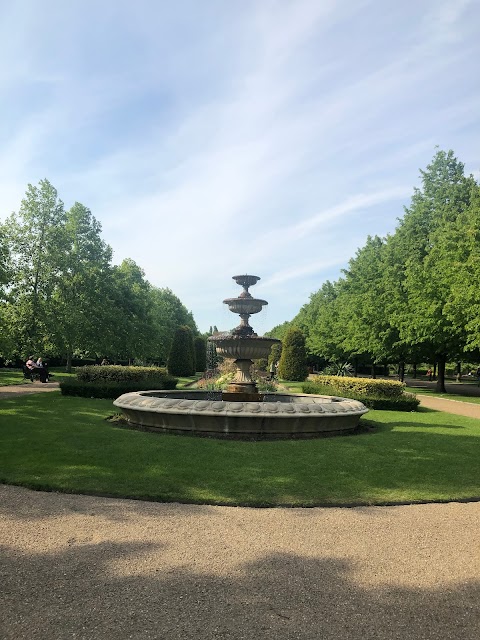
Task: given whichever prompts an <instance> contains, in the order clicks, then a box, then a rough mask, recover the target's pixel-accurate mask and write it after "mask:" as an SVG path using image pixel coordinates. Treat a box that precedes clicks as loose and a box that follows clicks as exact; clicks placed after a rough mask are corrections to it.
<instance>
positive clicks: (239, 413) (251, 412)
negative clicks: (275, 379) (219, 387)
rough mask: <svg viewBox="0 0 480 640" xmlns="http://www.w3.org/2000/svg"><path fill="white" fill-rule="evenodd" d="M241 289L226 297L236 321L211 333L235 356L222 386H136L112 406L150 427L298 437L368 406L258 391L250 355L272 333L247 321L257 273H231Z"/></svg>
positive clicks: (325, 429) (336, 428) (345, 422)
mask: <svg viewBox="0 0 480 640" xmlns="http://www.w3.org/2000/svg"><path fill="white" fill-rule="evenodd" d="M233 279H234V280H235V281H236V282H237V283H238V284H239V285H241V286H243V291H242V293H241V294H240V295H239V296H238V297H237V298H227V299H226V300H224V303H225V304H227V305H228V308H229V309H230V311H233V312H234V313H238V314H239V315H240V318H241V322H240V325H239V326H238V327H236V328H235V329H233V330H232V331H231V332H229V333H224V334H218V335H215V336H211V337H210V338H209V340H212V341H213V342H215V345H216V350H217V353H218V354H219V355H222V356H224V357H226V358H234V359H235V364H236V367H237V371H236V374H235V378H234V379H233V381H232V383H231V384H230V385H229V386H228V387H227V389H226V391H223V392H222V391H218V392H215V391H214V392H212V391H137V392H132V393H125V394H124V395H122V396H120V397H119V398H117V399H116V400H115V402H114V403H113V404H114V405H115V406H117V407H119V408H120V409H122V413H123V415H124V416H125V418H126V419H127V421H128V422H129V423H130V425H131V426H132V427H136V428H139V429H146V430H149V431H161V432H174V433H193V434H200V435H210V436H215V437H234V438H235V437H237V438H238V437H244V438H245V437H248V438H299V437H315V436H321V435H330V434H332V433H347V432H349V431H352V430H354V429H355V428H356V427H357V426H358V422H359V420H360V416H362V415H363V414H364V413H366V412H367V411H368V409H366V407H365V406H364V405H363V404H362V403H361V402H357V401H356V400H349V399H346V398H337V397H334V396H316V395H293V394H287V393H281V394H277V393H270V394H259V393H258V389H257V387H256V384H255V382H254V381H253V380H252V377H251V374H250V369H251V366H252V360H256V359H258V358H266V357H268V355H269V353H270V349H271V347H272V345H273V344H275V343H277V342H279V341H278V340H275V339H274V338H264V337H262V336H258V335H257V334H256V333H255V332H254V330H253V329H252V327H251V326H250V325H249V323H248V319H249V317H250V316H251V315H252V314H254V313H258V312H259V311H261V310H262V308H263V306H264V305H266V304H267V302H266V301H265V300H259V299H256V298H253V297H252V296H251V294H250V293H249V291H248V289H249V287H251V286H252V285H254V284H255V283H256V282H257V281H258V280H260V278H259V277H258V276H249V275H244V276H234V278H233Z"/></svg>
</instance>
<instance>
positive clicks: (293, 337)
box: [278, 327, 308, 382]
mask: <svg viewBox="0 0 480 640" xmlns="http://www.w3.org/2000/svg"><path fill="white" fill-rule="evenodd" d="M278 375H279V377H280V378H283V379H284V380H292V381H298V382H302V381H303V380H305V378H306V377H307V375H308V368H307V354H306V351H305V337H304V335H303V333H302V332H301V331H300V329H296V328H295V327H293V328H291V329H289V330H288V331H287V333H286V335H285V339H284V341H283V345H282V356H281V358H280V364H279V366H278Z"/></svg>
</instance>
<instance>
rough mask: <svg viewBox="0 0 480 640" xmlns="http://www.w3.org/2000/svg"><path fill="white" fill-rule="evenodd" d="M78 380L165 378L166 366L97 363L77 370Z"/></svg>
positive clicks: (108, 380) (133, 380)
mask: <svg viewBox="0 0 480 640" xmlns="http://www.w3.org/2000/svg"><path fill="white" fill-rule="evenodd" d="M76 374H77V380H79V381H82V382H142V381H148V380H163V378H165V377H166V376H168V374H167V370H166V369H165V367H122V366H121V365H116V364H111V365H104V366H100V365H95V366H87V367H80V368H78V369H77V370H76Z"/></svg>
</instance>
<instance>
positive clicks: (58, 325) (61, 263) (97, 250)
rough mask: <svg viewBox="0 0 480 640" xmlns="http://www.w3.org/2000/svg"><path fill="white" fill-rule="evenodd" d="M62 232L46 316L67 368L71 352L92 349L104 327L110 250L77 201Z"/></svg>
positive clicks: (68, 368)
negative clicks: (62, 238)
mask: <svg viewBox="0 0 480 640" xmlns="http://www.w3.org/2000/svg"><path fill="white" fill-rule="evenodd" d="M63 232H64V236H65V241H64V251H63V253H62V255H61V256H59V260H58V267H59V271H60V273H61V277H60V278H58V280H57V282H56V284H55V288H54V289H53V291H52V298H51V305H50V308H49V309H48V310H47V312H46V315H47V317H48V325H49V327H50V331H51V336H52V342H53V343H54V345H55V347H56V350H57V351H58V352H59V353H62V354H64V355H65V357H66V361H67V371H70V370H71V362H72V356H73V353H74V352H75V351H83V352H85V351H87V352H88V351H95V350H96V348H97V347H98V343H99V339H101V338H100V337H101V334H102V331H103V330H104V328H105V320H106V317H107V316H108V312H109V311H110V307H109V305H108V293H107V288H106V285H107V283H108V278H109V273H110V260H111V255H112V252H111V249H110V247H108V246H107V245H106V244H105V242H104V241H103V240H102V239H101V237H100V232H101V225H100V223H99V222H97V220H95V218H94V217H93V216H92V214H91V212H90V211H89V209H87V208H86V207H85V206H84V205H82V204H80V203H78V202H77V203H75V204H74V206H73V207H72V208H71V209H70V211H68V212H67V214H66V221H65V227H64V229H63ZM102 319H103V323H101V322H100V320H102Z"/></svg>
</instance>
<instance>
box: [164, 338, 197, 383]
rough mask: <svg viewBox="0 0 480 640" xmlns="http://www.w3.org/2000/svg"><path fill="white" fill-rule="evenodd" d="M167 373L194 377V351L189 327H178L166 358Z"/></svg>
mask: <svg viewBox="0 0 480 640" xmlns="http://www.w3.org/2000/svg"><path fill="white" fill-rule="evenodd" d="M168 372H169V373H170V374H171V375H173V376H193V375H195V349H194V346H193V334H192V330H191V329H190V327H187V326H182V327H178V329H177V330H176V331H175V335H174V336H173V342H172V346H171V348H170V354H169V356H168Z"/></svg>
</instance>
